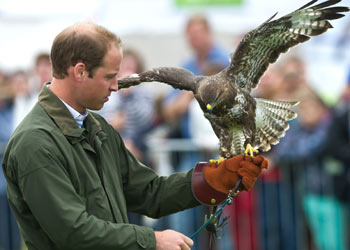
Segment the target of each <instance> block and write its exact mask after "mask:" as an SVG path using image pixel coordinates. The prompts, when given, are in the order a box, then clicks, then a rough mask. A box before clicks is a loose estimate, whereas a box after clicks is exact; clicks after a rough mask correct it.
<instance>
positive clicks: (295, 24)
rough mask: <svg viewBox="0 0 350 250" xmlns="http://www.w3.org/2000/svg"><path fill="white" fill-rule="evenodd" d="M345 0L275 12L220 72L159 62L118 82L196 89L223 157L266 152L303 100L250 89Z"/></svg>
mask: <svg viewBox="0 0 350 250" xmlns="http://www.w3.org/2000/svg"><path fill="white" fill-rule="evenodd" d="M340 1H341V0H329V1H325V2H323V3H320V4H317V5H314V3H316V2H317V0H313V1H311V2H309V3H307V4H306V5H304V6H302V7H301V8H299V9H297V10H296V11H294V12H292V13H290V14H288V15H285V16H283V17H281V18H279V19H277V20H272V19H273V18H274V17H275V16H276V14H277V13H276V14H275V15H273V16H272V17H271V18H269V19H268V20H267V21H266V22H264V23H263V24H261V25H260V26H259V27H258V28H256V29H254V30H252V31H250V32H248V33H247V34H246V35H245V36H244V37H243V39H242V40H241V42H240V43H239V45H238V47H237V49H236V51H235V53H234V54H231V55H230V65H229V66H228V67H227V68H225V69H223V70H222V71H221V72H219V73H217V74H216V75H213V76H195V75H194V74H193V73H191V72H189V71H188V70H186V69H182V68H175V67H159V68H154V69H152V70H148V71H145V72H143V73H140V74H134V75H131V76H129V77H126V78H122V79H119V88H120V89H122V88H127V87H130V86H134V85H138V84H140V83H142V82H152V81H156V82H162V83H166V84H169V85H171V86H172V87H174V88H177V89H182V90H188V91H192V92H193V94H194V97H195V98H196V100H197V101H198V103H199V105H200V107H201V109H202V110H203V112H204V116H205V117H206V118H207V119H208V120H209V121H210V123H211V126H212V128H213V130H214V132H215V134H216V136H217V137H218V138H219V141H220V150H219V151H220V155H221V156H222V157H224V158H229V157H232V156H234V155H238V154H242V153H245V154H250V155H251V156H252V155H253V154H254V152H258V151H257V150H261V151H264V152H266V151H268V150H269V149H270V148H271V145H275V144H277V143H278V142H279V140H280V139H281V138H282V137H283V136H284V135H285V132H286V130H287V129H288V128H289V125H288V121H289V120H292V119H294V118H295V117H296V116H297V115H296V113H295V112H294V111H292V110H291V108H292V107H293V106H295V105H297V104H298V102H282V101H273V100H266V99H260V98H253V97H252V96H251V95H250V92H251V90H252V89H253V88H255V87H256V86H257V85H258V83H259V80H260V78H261V76H262V75H263V74H264V72H265V71H266V69H267V67H268V66H269V64H271V63H274V62H275V61H276V60H277V58H278V57H279V55H280V54H281V53H284V52H287V50H288V49H289V48H291V47H293V46H295V45H297V44H299V43H302V42H305V41H307V40H309V39H310V36H316V35H319V34H322V33H324V32H326V31H327V30H328V29H329V28H332V25H331V24H330V22H329V20H333V19H338V18H341V17H343V16H344V14H341V12H347V11H349V8H347V7H340V6H339V7H338V6H333V5H334V4H337V3H339V2H340ZM312 5H313V6H312Z"/></svg>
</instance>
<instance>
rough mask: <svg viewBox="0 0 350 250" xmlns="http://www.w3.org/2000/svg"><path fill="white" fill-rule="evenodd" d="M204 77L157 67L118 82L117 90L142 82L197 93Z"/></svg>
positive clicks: (174, 68)
mask: <svg viewBox="0 0 350 250" xmlns="http://www.w3.org/2000/svg"><path fill="white" fill-rule="evenodd" d="M203 78H204V76H200V77H198V76H195V75H194V74H193V73H192V72H190V71H188V70H186V69H182V68H176V67H159V68H154V69H152V70H148V71H145V72H142V73H140V74H134V75H131V76H129V77H125V78H122V79H119V80H118V87H119V89H122V88H128V87H131V86H135V85H138V84H140V83H142V82H162V83H166V84H169V85H171V86H173V87H174V88H177V89H183V90H190V91H192V92H193V93H196V92H197V89H198V83H199V80H201V79H203Z"/></svg>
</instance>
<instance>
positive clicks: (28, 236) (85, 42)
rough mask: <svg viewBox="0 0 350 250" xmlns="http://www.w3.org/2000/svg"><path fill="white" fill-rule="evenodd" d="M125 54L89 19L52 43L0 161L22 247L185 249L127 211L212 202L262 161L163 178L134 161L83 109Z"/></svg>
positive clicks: (103, 91)
mask: <svg viewBox="0 0 350 250" xmlns="http://www.w3.org/2000/svg"><path fill="white" fill-rule="evenodd" d="M122 57H123V53H122V49H121V44H120V40H119V38H118V37H116V36H115V35H114V34H113V33H111V32H110V31H108V30H106V29H105V28H103V27H101V26H97V25H94V24H88V23H81V24H76V25H74V26H71V27H68V28H66V29H65V30H63V31H62V32H61V33H60V34H58V35H57V37H56V38H55V40H54V42H53V45H52V48H51V62H52V69H53V80H52V82H51V83H49V84H47V85H45V86H44V87H43V89H42V91H41V93H40V95H39V100H38V103H37V104H36V105H35V107H34V109H33V110H32V111H31V112H30V113H29V114H28V116H27V117H26V118H25V119H24V120H23V122H22V123H21V124H20V125H19V126H18V128H17V129H16V131H15V132H14V134H13V135H12V138H11V140H10V142H9V144H8V147H7V150H6V153H5V156H4V161H3V170H4V174H5V177H6V180H7V191H8V196H9V202H10V205H11V208H12V210H13V212H14V214H15V216H16V219H17V221H18V224H19V225H20V228H21V233H22V235H23V238H24V241H25V243H26V245H27V247H28V249H29V250H33V249H43V250H49V249H104V250H108V249H119V250H121V249H157V250H162V249H166V250H172V249H190V248H191V247H192V245H193V242H192V240H191V239H189V238H188V237H186V236H185V235H182V234H180V233H178V232H175V231H172V230H165V231H161V232H154V231H153V230H152V229H150V228H146V227H143V226H137V225H131V224H129V223H128V219H127V211H131V212H136V213H140V214H144V215H148V216H151V217H155V218H156V217H160V216H164V215H168V214H170V213H174V212H177V211H180V210H183V209H186V208H190V207H195V206H198V205H200V202H201V203H203V204H213V205H217V203H220V202H222V201H223V197H225V195H226V194H227V192H228V190H229V189H231V188H233V187H234V185H235V184H236V182H237V180H238V178H239V176H241V177H242V183H243V184H244V187H245V189H250V188H251V187H252V185H253V184H254V182H255V180H256V179H257V177H258V176H259V174H260V172H261V168H266V167H267V161H266V160H265V159H264V158H263V157H259V156H258V157H254V158H253V159H250V158H249V159H248V158H247V159H246V160H243V157H242V156H237V157H235V158H232V159H229V160H226V161H223V162H221V163H219V164H218V166H216V164H214V163H213V164H204V165H203V164H199V165H198V166H197V167H196V168H195V173H196V174H195V175H193V176H192V172H193V170H190V171H188V172H187V173H176V174H173V175H171V176H169V177H160V176H158V175H157V174H156V173H154V172H153V171H152V170H151V169H150V168H147V167H145V166H144V165H142V164H141V163H140V162H138V161H137V160H136V159H135V157H134V156H133V155H132V154H131V153H130V152H129V151H128V150H127V149H126V148H125V145H124V144H123V142H122V140H121V138H120V136H119V134H118V133H117V132H116V131H115V130H114V129H113V127H112V126H110V125H108V124H107V122H106V121H105V120H104V119H103V118H102V117H101V116H99V115H97V114H95V113H93V112H90V111H87V110H88V109H89V110H98V109H101V108H102V106H103V105H104V103H105V102H106V101H108V97H109V95H110V94H111V92H112V91H117V89H118V84H117V75H118V72H119V68H120V63H121V60H122ZM192 183H193V185H192ZM192 186H193V191H194V192H193V193H195V194H196V195H194V194H193V193H192ZM201 189H206V190H207V191H205V193H203V192H201ZM207 194H210V195H209V196H208V195H207Z"/></svg>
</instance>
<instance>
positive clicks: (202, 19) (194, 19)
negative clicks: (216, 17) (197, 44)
mask: <svg viewBox="0 0 350 250" xmlns="http://www.w3.org/2000/svg"><path fill="white" fill-rule="evenodd" d="M194 23H199V24H201V25H202V26H203V27H204V29H205V30H207V31H211V28H210V24H209V21H208V19H207V17H206V16H205V15H203V14H201V13H197V14H194V15H192V16H191V17H190V18H189V19H188V20H187V23H186V32H188V30H189V28H190V27H191V25H192V24H194Z"/></svg>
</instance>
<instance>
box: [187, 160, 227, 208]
mask: <svg viewBox="0 0 350 250" xmlns="http://www.w3.org/2000/svg"><path fill="white" fill-rule="evenodd" d="M207 166H208V163H207V162H199V163H197V165H196V167H195V168H194V171H193V175H192V193H193V195H194V197H195V198H196V199H197V201H198V202H200V203H201V204H203V205H207V206H217V205H218V204H220V203H222V202H223V201H225V200H226V198H227V194H225V193H223V192H220V191H217V190H215V189H214V188H212V187H211V186H210V185H209V184H208V182H207V181H206V179H205V178H204V169H205V168H206V167H207Z"/></svg>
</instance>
